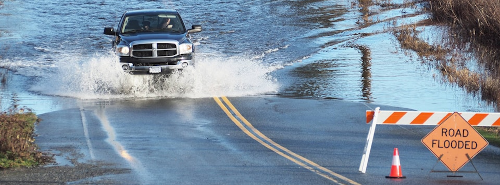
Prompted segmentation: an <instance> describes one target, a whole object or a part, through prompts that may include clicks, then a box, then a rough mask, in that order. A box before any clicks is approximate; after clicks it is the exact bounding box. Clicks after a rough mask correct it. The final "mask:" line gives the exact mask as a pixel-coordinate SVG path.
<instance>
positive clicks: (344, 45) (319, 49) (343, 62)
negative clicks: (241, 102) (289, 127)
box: [0, 0, 495, 113]
mask: <svg viewBox="0 0 500 185" xmlns="http://www.w3.org/2000/svg"><path fill="white" fill-rule="evenodd" d="M423 6H424V5H423V4H418V3H417V4H413V3H411V1H407V0H385V1H373V2H371V1H368V2H367V1H361V0H359V1H357V0H343V1H321V0H302V1H272V0H259V1H242V0H235V1H229V2H228V1H194V0H188V1H182V2H178V1H166V0H165V1H146V2H143V1H129V2H128V3H122V2H120V1H115V0H111V1H94V0H85V1H78V2H56V1H49V0H41V1H37V2H36V3H33V2H26V1H18V0H11V1H4V2H3V3H2V5H0V15H1V16H0V67H2V68H4V69H8V71H6V70H2V71H1V73H0V74H1V75H2V76H0V77H2V78H3V79H2V86H1V88H0V89H1V90H0V95H1V96H2V98H1V102H0V103H1V105H2V107H1V108H3V109H5V108H6V107H8V106H9V105H10V104H12V103H13V102H15V103H18V104H20V105H25V106H27V107H32V108H33V109H34V111H35V112H37V113H43V112H46V111H53V110H57V109H58V107H61V106H66V102H73V101H84V100H86V99H103V100H113V99H132V98H134V99H136V98H201V97H212V96H223V95H224V96H261V95H279V96H284V97H293V98H320V99H342V100H347V101H357V102H366V103H375V104H384V105H391V106H399V107H405V108H411V109H416V110H422V111H480V112H492V111H495V106H493V105H490V104H488V103H487V102H485V101H482V100H481V97H479V96H475V95H473V94H469V93H467V91H466V90H464V89H462V88H460V87H457V86H456V85H453V84H449V83H446V82H443V81H442V80H441V79H442V76H441V73H440V72H439V71H437V70H436V69H435V68H433V67H432V66H430V65H426V63H425V61H422V60H425V59H422V58H421V57H419V56H418V54H417V53H415V52H413V51H411V50H407V49H403V48H402V47H401V45H400V43H399V42H398V40H397V39H396V38H395V36H394V34H393V31H394V30H396V29H399V28H400V27H401V26H402V25H413V24H417V23H419V22H422V21H425V20H427V19H429V15H427V14H425V13H423V12H422V11H421V9H422V7H423ZM149 8H169V9H177V10H178V11H179V12H180V13H181V15H182V16H183V19H184V20H185V21H186V24H187V25H186V26H188V27H190V26H191V25H192V24H201V25H202V26H203V29H204V30H203V32H201V33H197V34H193V35H192V36H193V39H194V41H195V43H196V50H197V56H196V58H197V61H196V62H197V63H196V68H195V69H194V70H192V71H187V73H185V74H183V75H172V76H131V75H128V74H124V73H123V72H122V71H121V69H120V68H119V66H118V65H117V58H116V57H115V56H114V55H113V53H112V51H111V39H113V38H112V37H109V36H106V35H104V34H102V31H103V28H104V27H109V26H116V24H117V22H118V20H119V17H120V16H121V14H122V13H123V12H124V11H126V10H131V9H149ZM419 25H422V24H419ZM416 29H417V30H418V31H419V37H420V38H422V39H424V40H426V41H428V42H429V43H435V42H442V41H443V38H442V36H443V33H445V32H444V31H443V29H442V28H440V27H439V26H436V25H432V24H430V25H429V24H425V25H422V26H418V27H417V28H416ZM471 62H473V61H471ZM371 108H374V107H371Z"/></svg>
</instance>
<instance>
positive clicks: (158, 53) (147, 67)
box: [104, 9, 201, 74]
mask: <svg viewBox="0 0 500 185" xmlns="http://www.w3.org/2000/svg"><path fill="white" fill-rule="evenodd" d="M200 31H201V26H200V25H192V27H191V29H186V27H185V25H184V22H183V21H182V18H181V16H180V15H179V13H178V12H177V11H176V10H167V9H152V10H134V11H128V12H125V13H124V14H123V15H122V17H121V20H120V22H119V23H118V27H117V29H116V30H115V29H114V28H112V27H106V28H104V34H106V35H112V36H115V39H114V41H113V48H114V49H115V53H116V54H117V55H118V56H119V58H120V64H121V67H122V69H123V70H124V71H125V72H129V73H131V74H157V73H171V72H172V71H178V70H182V69H184V68H186V67H188V66H193V65H194V56H193V52H194V50H195V49H194V45H193V43H192V41H191V38H190V35H189V34H191V33H196V32H200Z"/></svg>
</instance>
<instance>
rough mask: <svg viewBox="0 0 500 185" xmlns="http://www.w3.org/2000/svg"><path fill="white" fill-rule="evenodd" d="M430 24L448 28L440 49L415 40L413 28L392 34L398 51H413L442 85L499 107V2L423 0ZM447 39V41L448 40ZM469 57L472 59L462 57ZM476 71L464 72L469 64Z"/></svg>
mask: <svg viewBox="0 0 500 185" xmlns="http://www.w3.org/2000/svg"><path fill="white" fill-rule="evenodd" d="M427 1H428V2H429V6H428V7H429V8H428V10H429V11H430V12H431V14H432V16H433V17H432V20H433V23H434V24H443V23H444V24H445V25H448V27H449V28H450V29H449V32H447V33H445V34H448V35H445V36H444V37H443V38H447V40H445V41H443V42H442V43H441V45H437V46H433V45H429V44H428V43H426V42H425V41H423V40H422V39H420V38H419V37H418V31H417V30H416V25H406V26H403V27H401V28H399V29H397V30H396V31H394V32H393V34H394V35H395V36H396V38H397V40H398V41H399V42H400V44H401V47H402V48H404V49H409V50H413V51H415V52H416V53H417V54H418V55H419V57H421V58H423V61H424V62H425V63H427V64H429V65H431V66H434V67H436V68H437V69H439V70H440V71H441V75H442V77H443V80H444V81H447V82H450V83H453V84H456V85H458V86H460V87H463V88H464V89H465V90H467V91H468V92H470V93H474V94H477V95H481V98H482V99H484V100H486V101H488V102H491V103H494V104H495V105H496V106H497V108H498V107H499V105H500V83H499V82H500V80H499V79H500V60H499V59H500V52H499V51H500V37H499V35H500V12H497V11H495V10H497V9H498V8H500V0H491V1H490V0H461V1H453V0H427ZM448 39H449V40H448ZM463 53H472V54H473V56H464V54H463ZM476 60H477V63H478V64H480V65H479V68H476V69H474V70H471V69H468V68H467V66H470V65H467V64H468V63H469V62H470V61H476Z"/></svg>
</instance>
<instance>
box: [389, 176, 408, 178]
mask: <svg viewBox="0 0 500 185" xmlns="http://www.w3.org/2000/svg"><path fill="white" fill-rule="evenodd" d="M385 178H391V179H404V178H406V177H405V176H401V177H392V176H385Z"/></svg>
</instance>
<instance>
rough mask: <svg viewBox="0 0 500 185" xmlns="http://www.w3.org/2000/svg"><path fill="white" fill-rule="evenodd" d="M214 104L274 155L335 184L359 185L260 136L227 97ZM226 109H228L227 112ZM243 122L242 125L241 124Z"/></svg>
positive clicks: (217, 98) (219, 98)
mask: <svg viewBox="0 0 500 185" xmlns="http://www.w3.org/2000/svg"><path fill="white" fill-rule="evenodd" d="M213 98H214V100H215V102H217V104H218V105H219V106H220V108H221V109H222V110H223V111H224V112H225V113H226V115H227V116H228V117H229V118H230V119H231V120H232V121H233V122H234V123H235V124H236V125H237V126H238V127H239V128H240V129H241V130H242V131H243V132H244V133H245V134H247V135H248V136H250V137H251V138H252V139H254V140H255V141H257V142H259V143H260V144H262V145H264V146H265V147H266V148H269V149H270V150H272V151H274V152H275V153H277V154H279V155H281V156H283V157H284V158H286V159H288V160H290V161H292V162H294V163H296V164H298V165H300V166H302V167H304V168H306V169H308V170H310V171H312V172H314V173H316V174H318V175H320V176H322V177H324V178H326V179H328V180H330V181H333V182H335V183H337V184H345V183H348V184H359V183H357V182H355V181H353V180H351V179H348V178H346V177H344V176H342V175H340V174H337V173H335V172H333V171H331V170H329V169H326V168H325V167H322V166H320V165H318V164H316V163H314V162H312V161H310V160H309V159H306V158H304V157H302V156H300V155H298V154H296V153H294V152H292V151H290V150H288V149H287V148H285V147H283V146H281V145H279V144H278V143H276V142H274V141H273V140H271V139H269V138H268V137H267V136H265V135H264V134H262V133H261V132H260V131H259V130H257V129H256V128H255V127H253V125H252V124H251V123H250V122H249V121H248V120H246V119H245V117H243V116H242V115H241V114H240V112H239V111H238V110H237V109H236V108H235V107H234V106H233V104H232V103H231V102H230V101H229V99H227V97H213ZM227 107H229V109H231V110H229V109H228V108H227ZM241 122H243V123H244V125H243V124H242V123H241Z"/></svg>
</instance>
